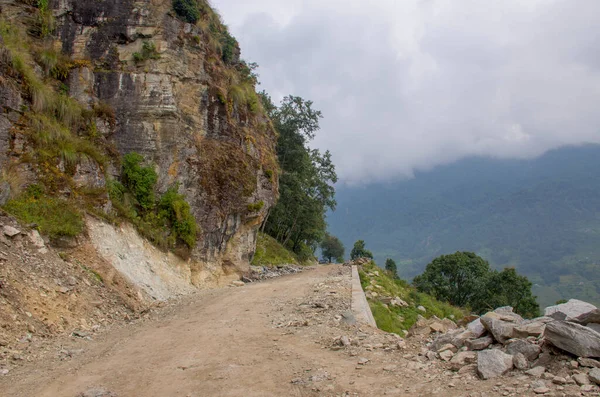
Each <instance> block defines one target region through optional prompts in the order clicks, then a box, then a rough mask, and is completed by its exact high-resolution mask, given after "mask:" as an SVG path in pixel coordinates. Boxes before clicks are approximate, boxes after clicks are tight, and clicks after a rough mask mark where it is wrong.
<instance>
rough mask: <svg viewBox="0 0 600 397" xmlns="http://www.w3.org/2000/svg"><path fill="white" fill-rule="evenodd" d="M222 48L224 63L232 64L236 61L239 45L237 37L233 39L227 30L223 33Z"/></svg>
mask: <svg viewBox="0 0 600 397" xmlns="http://www.w3.org/2000/svg"><path fill="white" fill-rule="evenodd" d="M220 42H221V48H222V57H223V62H225V63H226V64H232V63H234V62H235V61H236V54H237V52H238V48H239V44H238V42H237V40H236V39H235V37H233V36H232V35H231V34H230V33H229V32H228V31H227V29H225V30H224V31H223V32H222V33H221V40H220Z"/></svg>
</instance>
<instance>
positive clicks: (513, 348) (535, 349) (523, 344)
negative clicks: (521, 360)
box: [506, 339, 542, 361]
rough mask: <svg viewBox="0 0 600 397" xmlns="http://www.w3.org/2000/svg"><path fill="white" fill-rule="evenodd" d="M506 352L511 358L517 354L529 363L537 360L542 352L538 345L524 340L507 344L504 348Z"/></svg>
mask: <svg viewBox="0 0 600 397" xmlns="http://www.w3.org/2000/svg"><path fill="white" fill-rule="evenodd" d="M506 352H507V353H508V354H512V355H513V356H514V355H515V354H517V353H521V354H523V355H524V356H525V357H527V359H528V360H529V361H533V360H535V359H536V358H538V356H539V355H540V353H541V352H542V349H541V348H540V347H539V346H538V345H534V344H533V343H529V342H527V341H526V340H523V339H519V340H516V341H514V342H512V343H511V344H509V345H508V347H507V348H506Z"/></svg>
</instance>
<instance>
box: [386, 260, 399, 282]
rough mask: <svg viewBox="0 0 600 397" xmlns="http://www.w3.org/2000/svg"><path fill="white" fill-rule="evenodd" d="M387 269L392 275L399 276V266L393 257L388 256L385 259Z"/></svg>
mask: <svg viewBox="0 0 600 397" xmlns="http://www.w3.org/2000/svg"><path fill="white" fill-rule="evenodd" d="M385 270H387V271H388V272H389V273H390V274H391V275H392V277H394V278H398V266H396V262H394V260H393V259H392V258H387V259H386V260H385Z"/></svg>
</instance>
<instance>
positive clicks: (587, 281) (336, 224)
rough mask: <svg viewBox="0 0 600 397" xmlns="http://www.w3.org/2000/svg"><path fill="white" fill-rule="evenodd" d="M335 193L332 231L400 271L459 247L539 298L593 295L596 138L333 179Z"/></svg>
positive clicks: (598, 241) (596, 288)
mask: <svg viewBox="0 0 600 397" xmlns="http://www.w3.org/2000/svg"><path fill="white" fill-rule="evenodd" d="M337 201H338V207H337V211H336V212H334V213H332V214H330V215H329V217H328V222H329V225H330V230H331V232H332V233H333V234H334V235H336V236H338V237H339V238H340V239H342V241H343V242H344V244H345V245H346V246H347V247H351V246H352V244H353V243H354V241H356V240H357V239H364V240H366V242H367V245H368V248H369V249H371V250H372V251H373V253H374V254H375V258H376V260H377V262H378V263H380V264H382V263H384V261H385V258H387V257H391V258H393V259H394V260H396V261H397V262H398V264H399V273H400V275H401V276H402V277H403V278H409V279H410V278H412V277H414V276H415V275H417V274H420V273H421V272H422V270H423V269H424V267H425V265H426V264H427V263H428V262H429V261H430V260H431V259H432V258H434V257H436V256H438V255H441V254H446V253H451V252H455V251H459V250H461V251H462V250H467V251H475V252H477V253H478V254H480V255H482V256H483V257H484V258H486V259H487V260H489V261H490V263H491V264H492V265H493V266H494V267H497V268H503V267H506V266H514V267H516V268H517V269H518V271H519V272H521V273H524V274H526V275H527V276H529V277H530V279H531V280H532V281H533V282H534V283H536V284H537V285H536V293H537V294H538V295H539V300H540V303H541V304H542V305H545V304H551V303H554V302H555V301H556V300H558V299H562V298H570V297H578V298H580V299H587V300H589V301H592V302H596V303H598V302H600V281H599V279H600V272H598V270H600V265H599V264H600V145H586V146H579V147H565V148H561V149H557V150H553V151H550V152H548V153H546V154H545V155H543V156H541V157H539V158H536V159H532V160H499V159H490V158H468V159H464V160H461V161H458V162H456V163H453V164H450V165H446V166H440V167H436V168H434V169H433V170H431V171H427V172H418V173H416V175H415V177H414V178H413V179H410V180H404V181H398V182H394V183H387V184H373V185H369V186H366V187H346V186H339V187H338V188H337Z"/></svg>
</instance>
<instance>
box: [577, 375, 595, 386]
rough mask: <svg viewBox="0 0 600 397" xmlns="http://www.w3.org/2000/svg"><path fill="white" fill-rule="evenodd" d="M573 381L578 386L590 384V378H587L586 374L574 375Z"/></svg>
mask: <svg viewBox="0 0 600 397" xmlns="http://www.w3.org/2000/svg"><path fill="white" fill-rule="evenodd" d="M573 380H574V381H575V382H576V383H577V384H578V385H579V386H582V385H589V384H591V382H590V378H588V376H587V375H586V374H583V373H581V374H575V375H573Z"/></svg>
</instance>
